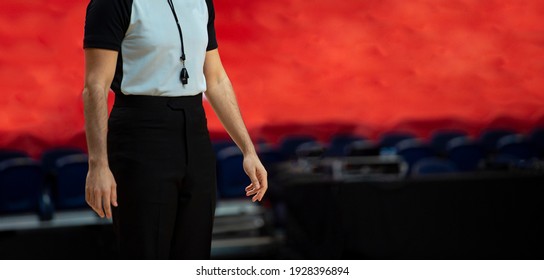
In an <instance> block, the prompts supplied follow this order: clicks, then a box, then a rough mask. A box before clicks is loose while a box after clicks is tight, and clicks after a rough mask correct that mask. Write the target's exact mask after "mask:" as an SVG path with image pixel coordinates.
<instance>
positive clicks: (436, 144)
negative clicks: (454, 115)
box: [430, 130, 467, 155]
mask: <svg viewBox="0 0 544 280" xmlns="http://www.w3.org/2000/svg"><path fill="white" fill-rule="evenodd" d="M461 136H467V133H466V132H464V131H460V130H439V131H436V132H434V133H433V134H432V136H431V139H430V143H431V146H432V147H433V149H434V150H435V151H436V152H437V153H439V154H442V155H443V154H446V151H447V146H448V142H449V141H450V140H452V139H454V138H457V137H461Z"/></svg>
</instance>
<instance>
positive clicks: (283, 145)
mask: <svg viewBox="0 0 544 280" xmlns="http://www.w3.org/2000/svg"><path fill="white" fill-rule="evenodd" d="M315 141H316V139H315V138H314V137H312V136H307V135H291V136H286V137H284V138H283V139H282V140H281V141H280V152H281V153H282V155H283V156H284V157H285V158H287V159H290V158H294V157H295V156H296V150H297V148H298V146H300V145H301V144H304V143H307V142H315Z"/></svg>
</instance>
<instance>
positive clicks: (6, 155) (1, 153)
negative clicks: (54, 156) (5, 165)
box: [0, 150, 29, 161]
mask: <svg viewBox="0 0 544 280" xmlns="http://www.w3.org/2000/svg"><path fill="white" fill-rule="evenodd" d="M28 157H29V156H28V154H27V153H25V152H23V151H18V150H0V161H3V160H7V159H13V158H28Z"/></svg>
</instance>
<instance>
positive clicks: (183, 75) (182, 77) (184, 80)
mask: <svg viewBox="0 0 544 280" xmlns="http://www.w3.org/2000/svg"><path fill="white" fill-rule="evenodd" d="M166 1H168V5H170V9H171V10H172V14H173V15H174V19H175V20H176V25H177V26H178V32H179V40H180V42H181V57H180V58H179V59H180V60H181V63H182V64H183V69H182V70H181V75H180V77H179V79H180V80H181V83H182V84H184V85H185V84H187V79H189V74H188V73H187V69H186V68H185V48H184V46H183V34H182V32H181V25H180V24H179V20H178V15H177V14H176V10H175V9H174V3H173V2H172V0H166Z"/></svg>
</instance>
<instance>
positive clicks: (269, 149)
mask: <svg viewBox="0 0 544 280" xmlns="http://www.w3.org/2000/svg"><path fill="white" fill-rule="evenodd" d="M257 153H258V155H259V159H260V160H261V162H262V163H263V165H264V166H265V167H266V168H267V169H269V168H270V167H272V166H273V165H275V164H277V163H280V162H282V161H284V160H285V158H284V157H283V155H282V153H281V152H280V151H279V150H278V149H276V148H274V147H273V146H271V145H269V144H260V145H258V150H257Z"/></svg>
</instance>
